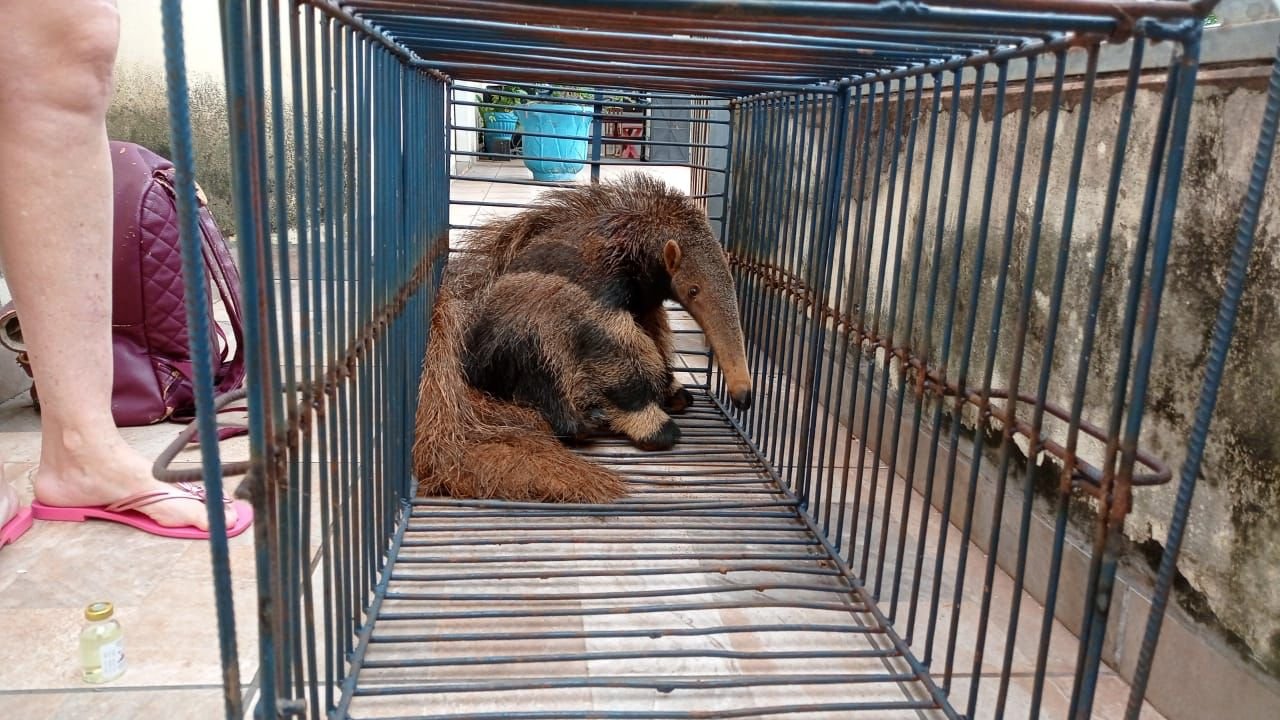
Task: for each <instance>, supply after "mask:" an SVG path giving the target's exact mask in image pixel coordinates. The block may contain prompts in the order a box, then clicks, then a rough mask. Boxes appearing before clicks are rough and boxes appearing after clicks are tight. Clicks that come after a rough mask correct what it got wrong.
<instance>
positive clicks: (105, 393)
mask: <svg viewBox="0 0 1280 720" xmlns="http://www.w3.org/2000/svg"><path fill="white" fill-rule="evenodd" d="M118 40H119V17H118V14H117V11H116V8H115V2H114V0H9V2H6V3H5V4H4V21H3V22H0V128H3V129H4V131H3V132H0V262H2V263H3V265H4V268H5V276H6V279H7V280H8V282H9V288H10V290H11V291H12V293H13V300H14V305H15V307H16V308H17V310H18V313H19V316H20V317H21V318H22V328H23V338H24V340H25V341H26V344H27V348H28V351H29V354H30V357H31V365H32V370H33V373H34V375H35V378H36V382H37V385H38V386H39V388H40V404H41V418H40V420H41V447H40V467H39V469H38V470H37V471H36V475H35V494H36V499H37V500H39V501H40V502H42V503H45V504H48V505H60V506H68V507H72V506H89V505H105V504H109V503H111V502H114V501H116V500H119V499H121V498H124V497H126V496H128V495H132V494H134V493H138V492H143V491H147V490H154V489H164V488H165V485H164V484H163V483H160V482H159V481H157V480H155V479H154V478H153V477H152V476H151V463H150V462H148V461H147V460H146V459H145V458H144V457H142V456H141V455H140V454H138V453H137V452H136V451H134V450H133V449H132V448H130V447H129V446H128V445H127V444H126V443H125V441H124V439H123V438H122V437H121V436H120V433H119V431H118V430H117V429H116V427H115V423H114V421H113V419H112V417H111V411H110V402H111V388H112V381H111V368H112V353H111V232H112V197H113V195H112V174H111V164H110V156H109V151H108V146H107V132H106V111H107V106H108V104H109V102H110V99H111V90H112V72H113V66H114V63H115V54H116V46H117V43H118ZM142 511H143V512H145V513H147V514H148V515H150V516H151V517H152V518H153V519H155V520H156V522H158V523H160V524H162V525H169V526H190V525H194V526H196V527H199V528H201V529H207V527H208V522H207V518H206V513H205V510H204V507H203V505H202V504H201V503H199V502H196V501H194V500H167V501H165V502H161V503H155V504H152V505H148V506H146V507H145V508H143V510H142ZM227 519H228V524H231V523H233V522H234V520H235V517H234V510H228V515H227Z"/></svg>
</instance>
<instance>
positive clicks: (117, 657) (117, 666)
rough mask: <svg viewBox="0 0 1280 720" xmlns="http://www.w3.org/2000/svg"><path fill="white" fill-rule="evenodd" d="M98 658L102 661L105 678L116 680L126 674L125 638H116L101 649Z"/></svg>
mask: <svg viewBox="0 0 1280 720" xmlns="http://www.w3.org/2000/svg"><path fill="white" fill-rule="evenodd" d="M98 658H99V659H100V660H101V661H102V676H103V677H104V678H114V677H115V676H117V675H119V674H120V673H122V672H124V638H123V637H120V638H116V639H115V640H113V641H111V642H109V643H106V644H105V645H102V646H101V647H99V648H98Z"/></svg>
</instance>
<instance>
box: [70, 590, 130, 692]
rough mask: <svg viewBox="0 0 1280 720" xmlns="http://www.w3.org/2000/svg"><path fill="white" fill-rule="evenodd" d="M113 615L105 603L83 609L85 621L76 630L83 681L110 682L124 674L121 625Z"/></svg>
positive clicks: (109, 606)
mask: <svg viewBox="0 0 1280 720" xmlns="http://www.w3.org/2000/svg"><path fill="white" fill-rule="evenodd" d="M114 614H115V608H114V607H113V606H112V605H111V603H109V602H96V603H93V604H92V605H90V606H88V607H86V608H85V609H84V619H85V620H88V621H89V624H88V625H86V626H85V627H84V629H83V630H81V631H80V671H81V673H82V675H83V677H84V681H85V682H87V683H92V684H94V685H97V684H99V683H105V682H111V681H112V680H115V679H116V678H118V677H120V676H121V675H123V674H124V628H122V627H120V622H119V621H118V620H116V619H115V617H113V616H114Z"/></svg>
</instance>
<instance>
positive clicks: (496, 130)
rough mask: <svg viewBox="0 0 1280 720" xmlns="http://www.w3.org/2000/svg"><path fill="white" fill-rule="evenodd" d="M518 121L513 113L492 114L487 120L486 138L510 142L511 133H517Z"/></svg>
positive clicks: (485, 125) (485, 124)
mask: <svg viewBox="0 0 1280 720" xmlns="http://www.w3.org/2000/svg"><path fill="white" fill-rule="evenodd" d="M517 120H518V119H517V118H516V114H515V113H513V112H500V113H490V114H489V115H488V116H486V118H485V123H484V127H485V137H491V138H493V139H494V140H510V139H511V133H513V132H515V129H516V122H517Z"/></svg>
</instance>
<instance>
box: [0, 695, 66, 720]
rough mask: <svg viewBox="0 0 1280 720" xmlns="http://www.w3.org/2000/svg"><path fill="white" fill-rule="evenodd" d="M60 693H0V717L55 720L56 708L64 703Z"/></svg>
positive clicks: (63, 696)
mask: <svg viewBox="0 0 1280 720" xmlns="http://www.w3.org/2000/svg"><path fill="white" fill-rule="evenodd" d="M66 699H67V698H66V696H65V695H63V694H62V693H52V692H51V693H37V692H23V691H21V690H5V691H4V692H0V717H3V718H21V720H57V718H58V708H59V707H61V706H62V704H63V703H64V702H66Z"/></svg>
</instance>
